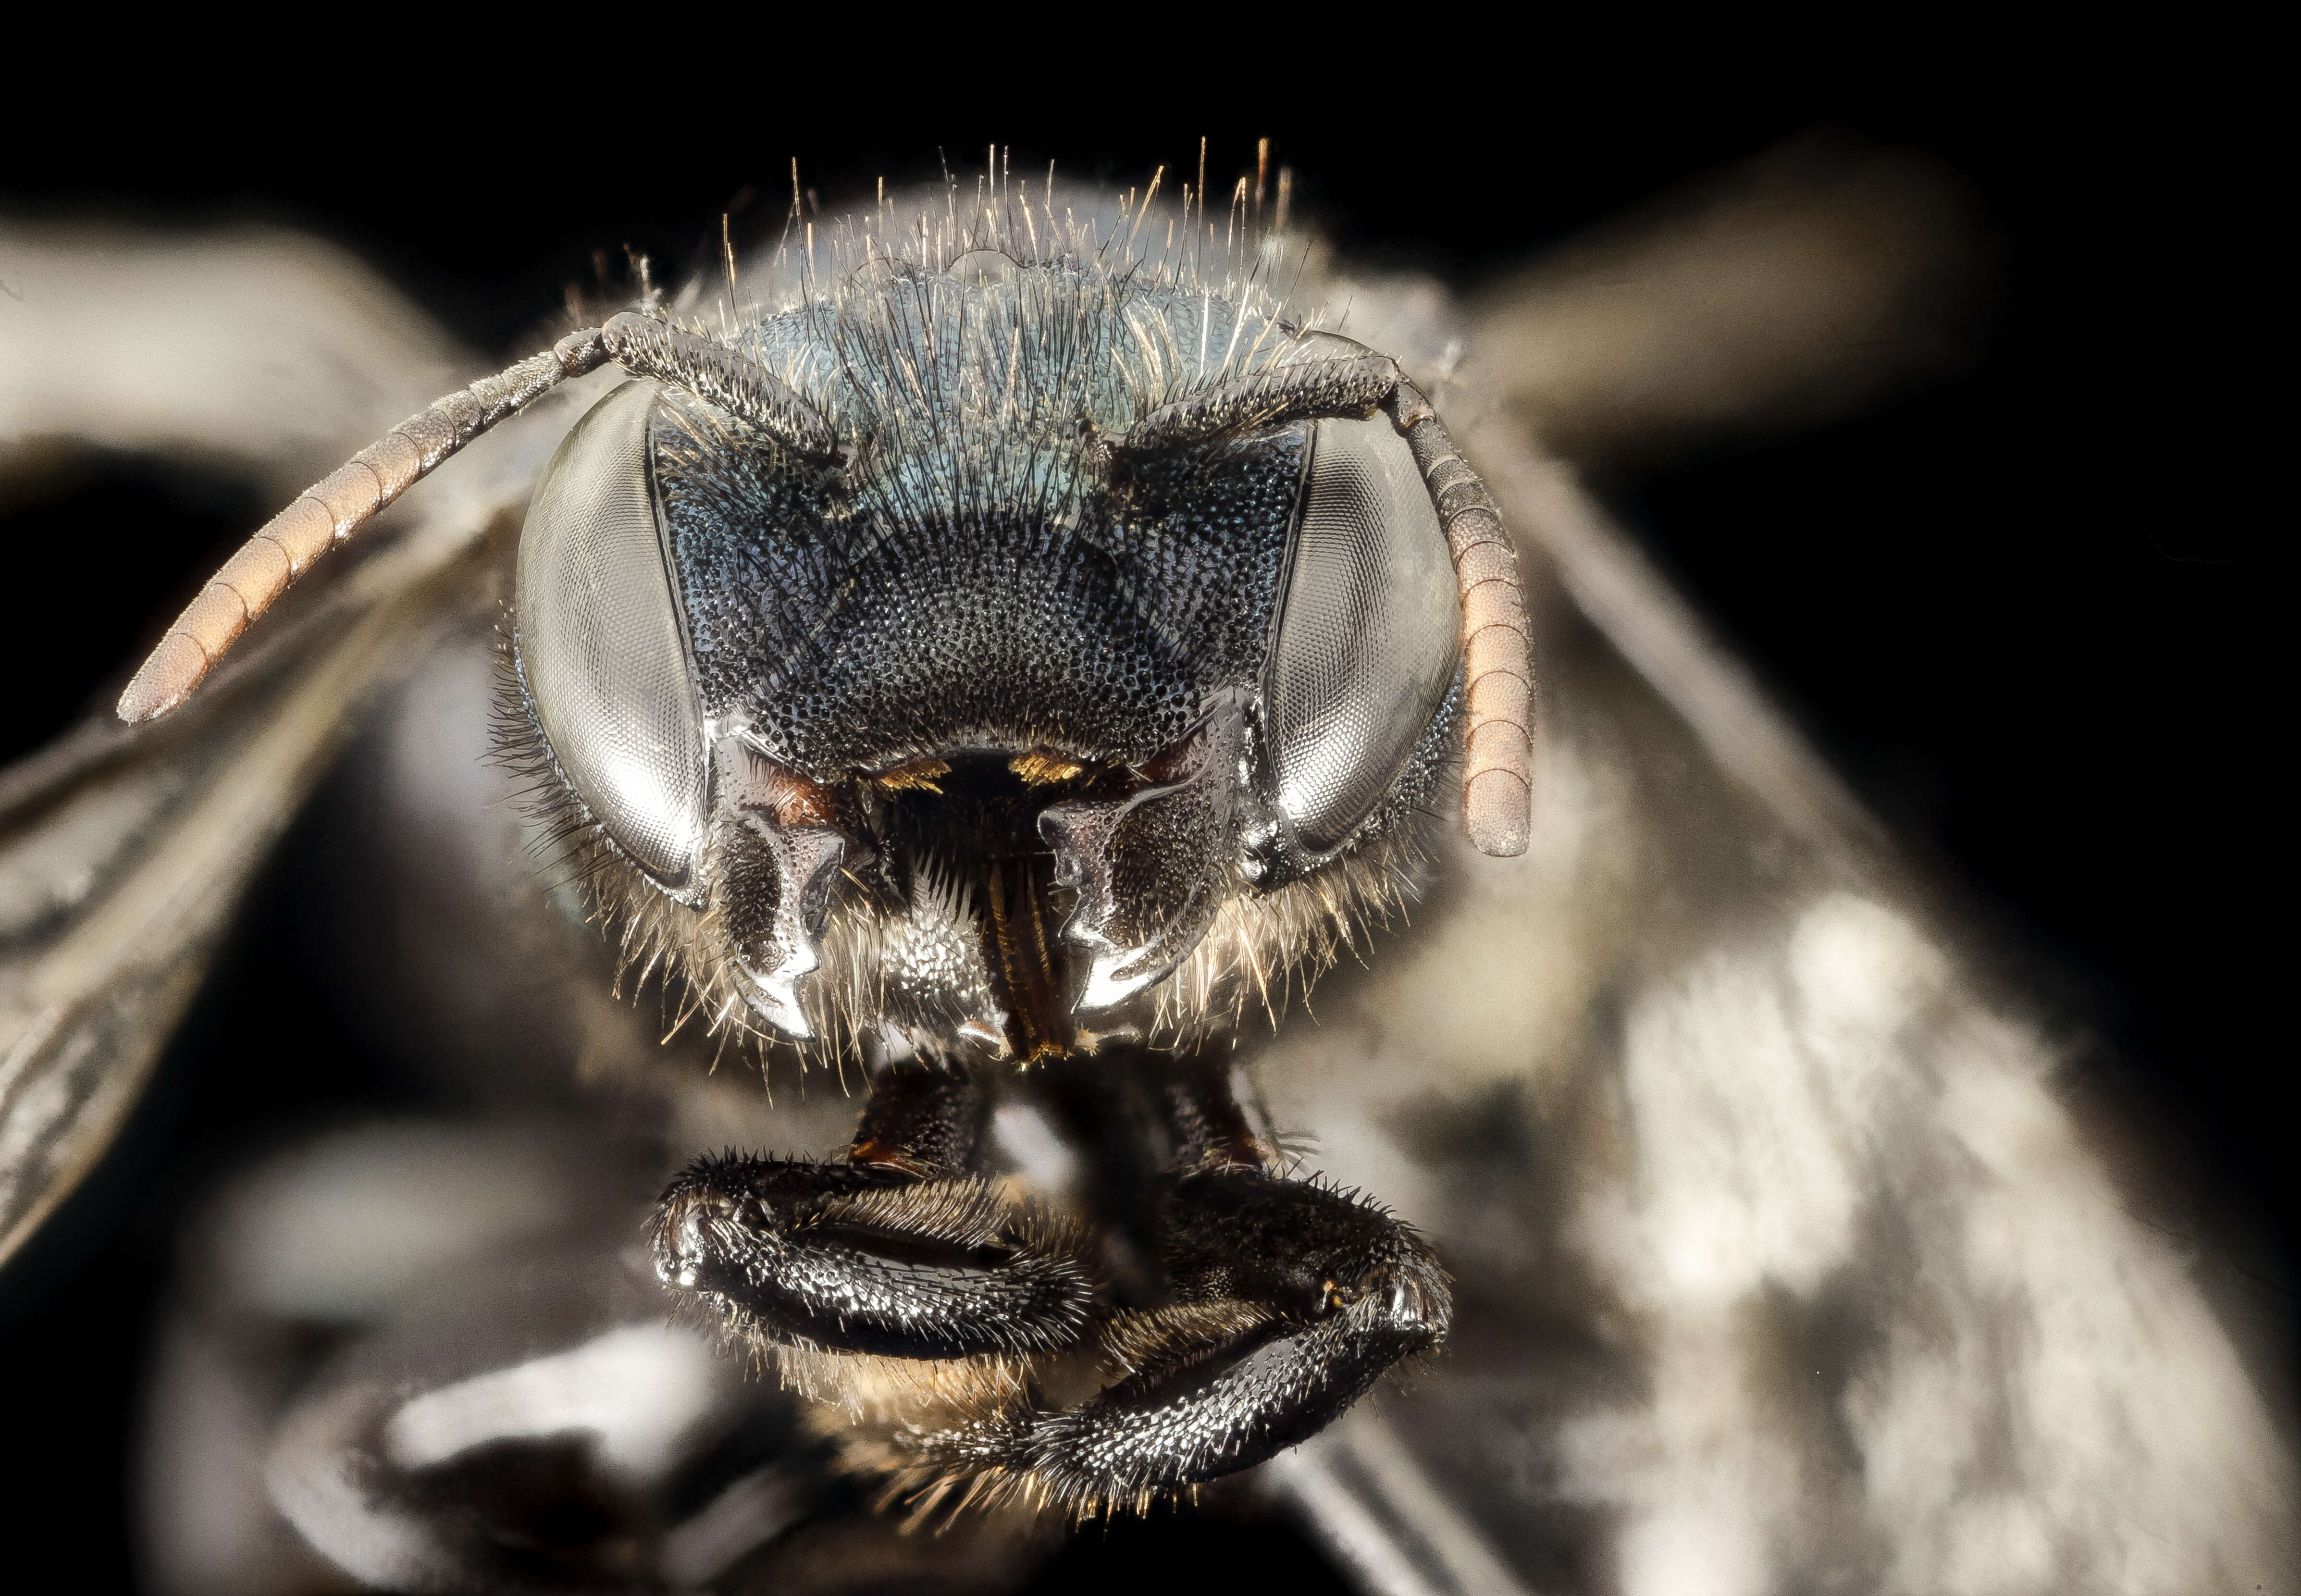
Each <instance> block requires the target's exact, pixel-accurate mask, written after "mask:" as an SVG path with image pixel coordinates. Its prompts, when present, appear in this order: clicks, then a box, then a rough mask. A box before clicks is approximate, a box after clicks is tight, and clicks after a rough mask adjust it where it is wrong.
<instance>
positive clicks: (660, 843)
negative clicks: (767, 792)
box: [514, 382, 707, 894]
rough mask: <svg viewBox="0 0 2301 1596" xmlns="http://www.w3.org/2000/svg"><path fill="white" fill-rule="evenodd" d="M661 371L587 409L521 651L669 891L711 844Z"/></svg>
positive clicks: (534, 543) (572, 762) (565, 766)
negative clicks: (676, 558)
mask: <svg viewBox="0 0 2301 1596" xmlns="http://www.w3.org/2000/svg"><path fill="white" fill-rule="evenodd" d="M655 408H656V386H655V384H653V383H652V382H627V383H625V384H623V386H622V387H621V388H618V389H615V392H613V393H611V394H609V395H608V396H607V397H606V398H604V399H602V400H600V401H599V402H598V404H597V405H593V406H592V407H591V408H590V410H589V411H588V412H586V413H585V414H584V416H583V419H582V421H580V422H576V423H575V429H574V430H573V431H572V432H570V433H569V434H568V435H567V440H566V441H565V443H563V444H561V445H560V446H559V452H558V453H557V454H556V455H553V456H552V459H551V464H549V465H548V466H547V467H545V469H544V472H543V480H542V481H541V482H540V484H539V485H538V486H537V488H536V490H535V497H534V499H533V501H532V502H531V504H530V505H529V506H528V511H527V524H526V527H525V528H524V529H523V531H521V533H520V539H519V579H518V591H519V597H518V604H519V610H518V626H517V631H516V633H515V639H514V647H515V649H516V651H517V654H518V658H519V667H520V677H521V681H523V684H524V686H525V688H526V690H527V695H528V700H529V702H530V703H531V705H532V706H534V710H535V718H536V722H537V723H538V724H539V725H540V727H541V728H542V730H543V736H544V740H546V741H547V742H548V743H549V744H550V746H551V753H552V756H553V757H554V758H555V759H556V760H557V762H558V765H559V769H560V772H561V773H562V774H564V775H565V777H566V779H567V781H568V784H569V785H570V786H572V787H573V789H574V790H575V796H576V797H577V798H580V799H581V800H582V803H583V806H584V807H585V808H587V809H589V810H590V813H591V818H592V819H593V820H595V821H596V822H598V824H599V825H600V826H601V827H602V828H603V829H604V830H605V831H607V836H608V838H609V840H612V841H613V842H614V843H615V846H616V847H617V848H621V849H622V850H623V853H624V854H626V855H627V856H630V858H631V859H632V861H633V862H635V863H636V864H637V865H639V866H640V868H641V869H642V870H644V871H646V872H647V873H648V875H649V876H651V877H653V878H654V880H655V881H656V882H657V883H658V884H659V885H661V886H662V887H664V888H665V890H669V891H671V892H673V893H674V894H678V893H681V892H683V891H684V890H686V889H687V888H688V887H689V885H690V882H691V881H692V880H693V878H694V875H695V871H696V866H697V864H698V857H699V854H700V853H701V851H702V845H703V838H704V832H705V827H706V824H707V808H706V803H707V790H706V785H705V782H706V766H705V763H704V752H703V727H702V717H701V711H700V707H699V703H698V700H697V697H696V690H695V675H694V671H693V669H692V667H691V666H690V663H689V657H688V646H687V639H686V633H685V630H684V628H683V627H682V624H681V621H680V612H679V605H678V600H677V597H676V596H675V594H674V590H673V586H672V577H671V572H670V568H669V564H668V561H667V560H666V558H665V539H664V532H663V516H662V512H661V508H660V506H659V505H658V502H657V493H656V489H655V472H654V463H653V457H652V455H651V453H650V451H649V448H648V422H649V420H650V418H651V417H652V416H653V414H654V413H655Z"/></svg>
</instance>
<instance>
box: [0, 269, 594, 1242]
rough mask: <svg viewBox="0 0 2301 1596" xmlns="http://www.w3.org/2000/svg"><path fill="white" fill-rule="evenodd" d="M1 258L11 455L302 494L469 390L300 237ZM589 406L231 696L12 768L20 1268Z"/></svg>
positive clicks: (7, 1067) (480, 467)
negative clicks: (237, 930)
mask: <svg viewBox="0 0 2301 1596" xmlns="http://www.w3.org/2000/svg"><path fill="white" fill-rule="evenodd" d="M0 263H4V266H5V269H6V272H7V274H8V280H9V288H10V297H9V300H8V302H7V303H6V305H4V313H0V444H8V443H18V442H24V441H28V440H32V439H40V438H55V437H69V438H75V439H84V440H87V441H88V442H93V443H96V444H98V445H102V446H104V447H109V448H114V449H120V450H125V451H134V452H146V453H161V454H171V453H172V454H183V455H192V456H195V457H199V458H204V459H207V460H210V461H213V460H216V459H219V458H221V459H223V460H228V461H231V462H235V463H238V464H241V465H242V466H244V467H246V468H247V469H250V470H252V471H254V472H256V473H257V474H259V475H261V476H262V477H263V478H264V480H267V481H268V482H270V483H272V484H273V485H275V486H276V487H277V489H279V490H280V492H281V493H282V494H286V493H291V492H293V491H294V490H295V489H296V488H297V487H298V486H300V485H301V484H303V483H304V482H305V481H308V480H311V479H312V478H313V477H314V476H315V475H316V474H318V472H320V471H322V470H324V469H326V468H327V467H329V466H331V465H333V464H336V463H338V462H339V461H340V460H342V459H343V458H344V457H346V456H347V455H349V454H350V453H351V452H352V451H353V450H355V449H356V448H358V447H361V446H362V445H364V444H365V443H367V442H369V441H370V440H371V439H373V438H375V437H377V436H378V435H380V434H381V433H382V432H383V431H384V430H387V429H388V428H389V427H390V426H391V425H392V424H393V423H394V422H397V421H398V420H399V419H400V418H401V417H403V416H405V415H406V414H408V413H409V412H410V411H413V410H414V409H415V408H417V407H418V406H420V405H423V404H424V403H426V402H427V401H429V400H430V399H431V398H433V397H437V396H438V395H439V393H441V392H443V391H445V390H446V389H450V388H453V387H455V386H456V383H457V382H458V381H460V380H463V373H464V372H465V371H467V370H468V365H469V363H468V362H467V361H465V360H464V359H462V358H461V357H460V356H459V355H457V353H456V351H455V349H454V348H453V347H452V345H451V344H450V343H449V342H448V339H447V338H445V337H444V336H443V335H442V334H441V333H440V332H439V330H438V329H437V328H436V327H434V326H433V325H431V323H430V322H428V321H427V320H426V319H425V318H424V316H423V313H421V312H420V311H418V310H417V309H416V308H415V307H414V306H413V305H410V304H408V303H407V302H406V300H405V299H404V298H402V297H399V296H398V295H397V293H395V292H394V291H393V290H392V289H391V288H390V287H389V285H388V284H386V283H384V282H383V281H382V280H381V279H380V278H379V277H377V276H376V275H375V274H374V273H372V272H369V271H368V270H367V269H366V268H365V267H364V266H362V265H360V264H359V263H357V262H356V261H355V260H353V259H352V258H351V257H349V256H347V255H344V254H342V253H341V252H340V251H338V250H335V249H333V248H331V247H329V246H327V245H324V244H321V243H319V242H317V241H315V240H312V239H308V238H295V237H292V236H288V235H280V234H269V233H261V232H251V233H240V234H232V235H224V236H216V237H211V238H164V237H153V236H145V235H138V234H134V233H130V232H125V231H117V230H85V229H79V230H74V229H45V230H44V229H28V228H23V227H19V226H14V225H13V224H12V225H11V226H10V227H9V228H8V229H6V230H0ZM596 386H597V385H596V384H594V385H593V387H594V388H596ZM570 388H571V389H575V390H578V391H576V392H573V393H569V394H564V395H559V396H555V397H554V399H553V400H548V401H546V402H545V403H544V404H543V405H539V406H538V407H537V408H536V409H535V410H534V411H533V412H531V413H530V414H527V415H523V416H522V417H520V418H519V419H518V420H517V422H515V423H514V424H512V425H511V426H509V427H507V428H506V429H505V430H503V431H502V432H501V433H500V434H498V435H495V436H491V437H489V438H488V439H483V440H482V441H481V443H480V444H479V445H478V446H476V447H474V448H473V450H471V451H470V452H469V453H468V454H467V455H465V456H464V457H463V458H460V459H458V460H457V462H456V465H455V467H454V469H453V471H452V472H448V473H447V475H446V477H445V478H444V479H443V480H439V481H436V482H431V483H428V484H426V485H425V486H424V487H423V488H422V489H419V490H418V491H417V492H416V493H415V494H414V495H413V496H411V497H410V499H409V500H408V502H407V504H406V506H404V508H403V510H402V512H401V513H400V515H399V525H400V529H401V532H402V535H401V537H400V539H399V540H398V541H397V543H396V544H395V545H393V546H392V547H386V548H382V549H380V550H379V551H378V552H377V553H376V555H375V556H373V557H372V558H370V559H368V560H366V561H364V562H363V563H362V564H359V565H357V566H356V567H355V568H352V569H347V570H346V571H344V572H339V573H333V574H332V575H331V577H330V578H329V579H327V580H324V581H314V582H311V583H308V584H306V585H305V589H304V590H302V591H299V592H298V593H297V594H296V595H294V596H293V602H291V603H290V604H289V605H287V606H283V608H282V609H281V610H280V612H279V613H277V614H275V615H274V616H272V617H270V618H267V620H266V623H265V631H264V633H263V634H261V635H260V636H259V637H258V638H256V639H251V641H252V642H254V643H255V645H256V646H255V648H252V649H251V650H250V651H249V654H248V656H247V658H246V659H245V660H242V659H239V658H238V657H237V656H235V658H234V659H233V660H232V661H231V662H229V663H228V664H227V665H226V667H225V668H224V669H223V670H222V671H221V672H219V673H218V675H217V677H216V678H215V690H214V691H213V702H211V703H207V704H205V705H200V706H195V707H193V708H192V709H189V710H188V711H187V712H186V713H185V714H183V715H180V716H178V717H175V718H173V719H171V720H170V721H168V722H165V723H161V724H158V725H155V726H146V727H141V728H132V729H131V728H129V727H125V726H121V725H120V724H118V723H116V722H113V721H112V720H111V719H110V718H109V717H108V716H99V717H98V718H97V719H96V720H93V721H91V722H89V723H87V724H85V725H83V726H81V727H80V728H79V729H78V730H77V731H73V732H71V733H70V734H68V735H67V736H65V737H64V738H63V739H62V740H59V741H58V742H57V743H55V744H54V745H53V746H52V747H50V748H47V749H46V750H44V751H43V752H41V753H39V754H37V755H34V756H31V757H30V758H28V759H26V760H24V761H23V762H22V763H21V764H19V765H16V766H15V767H13V769H11V770H9V771H7V772H5V773H0V1259H4V1258H6V1257H8V1256H9V1255H10V1254H11V1253H12V1252H13V1250H14V1249H15V1248H17V1247H18V1246H19V1245H21V1242H22V1241H23V1240H24V1239H25V1237H27V1236H28V1235H29V1234H30V1233H32V1232H33V1231H34V1230H35V1229H36V1228H37V1227H38V1224H40V1222H41V1220H42V1219H43V1218H44V1217H45V1216H46V1215H47V1214H48V1213H49V1212H50V1211H51V1210H52V1209H53V1208H54V1206H55V1205H56V1203H57V1202H59V1201H60V1200H62V1199H63V1197H64V1196H65V1194H67V1193H68V1192H69V1191H71V1189H72V1187H73V1185H74V1184H75V1183H76V1182H78V1181H79V1178H80V1177H81V1175H83V1174H86V1173H87V1171H88V1168H89V1166H91V1165H93V1164H94V1162H95V1161H96V1158H97V1157H100V1156H101V1155H102V1153H103V1151H104V1149H105V1146H106V1145H107V1144H108V1143H109V1142H110V1141H111V1140H112V1138H113V1135H114V1133H115V1132H117V1131H118V1130H119V1128H120V1125H121V1122H122V1120H123V1119H124V1117H125V1116H126V1115H127V1113H128V1111H129V1109H130V1107H132V1106H133V1104H134V1102H135V1100H136V1099H137V1097H138V1093H139V1092H140V1091H141V1090H142V1088H143V1085H144V1082H145V1080H146V1077H147V1076H148V1074H150V1071H151V1068H152V1065H153V1063H154V1061H155V1059H156V1058H157V1057H158V1056H159V1054H160V1051H161V1049H163V1046H164V1045H165V1043H166V1041H167V1040H168V1037H169V1035H170V1033H171V1032H172V1030H173V1028H174V1027H175V1025H176V1024H177V1023H178V1021H179V1020H180V1018H181V1016H182V1015H183V1013H184V1010H185V1007H186V1006H187V1005H188V1003H189V1001H190V999H191V997H192V994H193V992H194V991H195V990H196V989H197V986H198V984H199V982H200V979H201V977H202V975H203V973H205V969H206V967H207V965H208V963H209V961H210V959H211V958H212V957H213V954H214V951H215V949H216V947H217V946H218V944H219V942H220V941H221V940H222V936H223V933H224V932H225V929H226V927H227V926H228V925H229V924H230V920H231V918H232V915H233V914H234V912H235V910H236V909H237V907H238V903H239V900H240V898H241V897H242V895H243V894H244V892H245V891H246V890H247V884H248V882H249V881H250V879H251V878H252V876H253V875H254V873H255V871H256V869H257V868H258V867H259V866H260V865H261V864H262V862H263V860H264V857H265V856H266V854H267V853H268V852H269V850H270V848H271V847H272V843H273V841H274V840H276V839H277V838H278V836H279V834H280V831H281V829H282V828H283V827H284V826H285V825H286V824H287V823H288V821H289V819H290V818H291V817H292V816H293V815H294V814H295V812H296V810H297V806H299V805H300V804H301V803H302V802H303V800H304V798H305V796H306V795H307V794H308V793H309V792H310V790H311V789H312V787H313V785H314V782H315V781H317V779H318V778H319V776H320V774H321V773H322V771H323V770H324V769H325V767H326V765H327V763H328V760H329V757H330V756H331V754H332V753H333V752H334V751H335V750H336V749H337V748H338V747H339V742H340V740H341V739H342V737H343V736H344V735H345V733H346V732H347V730H348V728H349V725H350V723H351V722H352V719H353V717H354V716H355V714H356V712H357V710H358V708H359V706H361V705H362V704H363V703H364V701H365V700H366V699H367V698H368V697H369V696H370V695H371V694H372V693H373V692H374V691H375V689H377V688H378V687H379V686H380V685H381V684H382V683H383V682H384V681H387V680H388V679H389V678H390V677H391V676H392V675H393V674H395V673H397V672H398V671H399V670H401V669H402V668H404V667H405V666H406V664H409V663H411V662H412V661H413V660H414V659H415V658H416V657H418V656H420V654H421V652H422V650H423V647H424V646H425V643H426V640H427V639H428V638H429V637H430V636H431V628H432V625H433V623H435V622H436V621H438V620H439V619H441V618H442V617H444V616H447V615H448V614H462V613H464V608H463V607H462V606H466V605H467V604H468V602H469V600H470V597H471V596H472V595H473V594H474V593H475V592H477V591H479V590H481V589H480V584H478V583H477V582H476V581H474V579H475V577H476V576H477V575H478V574H479V573H480V572H481V570H482V569H483V568H484V566H485V564H486V563H487V561H488V560H489V558H490V557H492V556H491V555H490V549H489V539H487V538H486V537H485V536H484V534H486V533H488V532H489V531H496V532H498V533H504V532H507V531H508V530H509V529H510V527H511V526H512V524H513V517H512V514H511V513H513V512H515V511H516V509H517V508H518V506H520V505H521V504H522V503H523V500H524V498H525V496H526V490H527V486H528V484H529V482H530V481H531V479H532V476H533V473H534V472H535V470H536V469H537V467H538V466H539V465H540V464H541V461H542V460H543V458H544V457H545V456H546V455H548V452H549V450H550V448H551V447H552V445H553V443H554V442H555V441H556V438H557V436H558V433H559V432H560V431H562V430H565V425H566V423H567V420H568V417H569V415H570V414H571V413H572V410H573V405H576V404H579V403H581V402H582V397H583V394H584V393H585V392H588V391H589V390H587V389H584V385H582V384H580V383H579V384H571V385H570ZM37 454H38V451H37V450H34V451H31V452H30V453H29V455H27V456H26V457H28V458H29V457H36V456H37ZM12 464H17V462H16V461H14V460H12V459H11V458H10V457H9V456H6V455H0V469H7V468H8V467H9V466H10V465H12ZM506 540H507V539H505V538H501V537H499V538H498V539H494V540H493V541H494V542H495V544H496V545H497V548H496V552H497V553H500V550H501V545H502V544H503V543H504V542H505V541H506ZM190 552H191V551H187V553H188V554H189V553H190ZM101 557H102V551H101V549H100V547H99V548H97V549H96V550H95V552H94V553H93V554H92V556H91V558H92V560H95V559H100V558H101ZM205 696H207V695H204V697H205Z"/></svg>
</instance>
